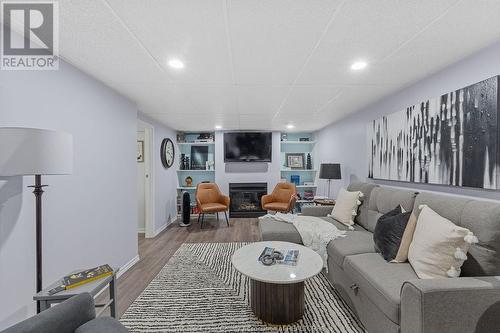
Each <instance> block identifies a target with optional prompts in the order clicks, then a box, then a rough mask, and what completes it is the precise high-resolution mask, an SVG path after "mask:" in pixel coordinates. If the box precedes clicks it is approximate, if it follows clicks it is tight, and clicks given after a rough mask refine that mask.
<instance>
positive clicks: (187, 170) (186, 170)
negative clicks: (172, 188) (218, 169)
mask: <svg viewBox="0 0 500 333" xmlns="http://www.w3.org/2000/svg"><path fill="white" fill-rule="evenodd" d="M177 172H215V170H189V169H185V170H177Z"/></svg>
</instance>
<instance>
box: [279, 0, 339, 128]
mask: <svg viewBox="0 0 500 333" xmlns="http://www.w3.org/2000/svg"><path fill="white" fill-rule="evenodd" d="M346 1H347V0H342V2H341V3H340V4H339V6H338V7H337V9H335V11H334V12H333V14H332V17H331V18H330V20H328V23H327V24H326V26H325V29H324V30H323V32H322V33H321V35H320V37H319V38H318V41H317V42H316V44H315V45H314V47H313V48H312V49H311V52H310V53H309V55H308V56H307V58H306V61H305V62H304V64H303V65H302V66H301V68H300V70H299V72H298V74H297V76H296V77H295V79H294V80H293V82H292V85H291V87H290V89H289V90H288V92H287V94H286V95H285V98H283V101H282V102H281V104H280V106H279V107H278V111H276V113H275V114H274V116H273V120H274V119H275V118H276V117H277V116H278V115H279V114H280V112H281V109H282V108H283V106H284V105H285V103H286V101H287V100H288V97H290V94H291V93H292V90H293V88H294V87H295V84H296V83H297V81H298V80H299V78H300V76H301V75H302V73H303V72H304V70H305V68H306V66H307V64H308V63H309V61H310V60H311V58H312V56H313V54H314V52H315V51H316V49H317V48H318V46H319V45H320V44H321V42H322V41H323V39H324V38H325V36H326V34H327V33H328V30H329V29H330V26H331V25H332V23H333V21H334V20H335V19H336V18H337V15H338V14H339V13H340V10H341V9H342V7H343V6H344V4H345V3H346Z"/></svg>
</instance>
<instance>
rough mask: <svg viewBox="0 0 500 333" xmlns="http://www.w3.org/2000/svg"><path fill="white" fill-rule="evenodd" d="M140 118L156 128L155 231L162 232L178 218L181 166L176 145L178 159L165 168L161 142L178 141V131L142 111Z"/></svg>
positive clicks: (154, 154) (154, 158) (154, 162)
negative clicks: (178, 186) (162, 161)
mask: <svg viewBox="0 0 500 333" xmlns="http://www.w3.org/2000/svg"><path fill="white" fill-rule="evenodd" d="M138 119H140V120H142V121H144V122H146V123H148V124H150V125H152V126H153V128H154V147H153V168H154V171H153V172H154V179H153V182H154V185H153V186H154V190H155V198H154V199H155V233H157V232H160V231H161V230H162V229H164V228H165V227H166V226H167V225H168V224H170V223H171V222H173V221H174V220H175V219H176V218H177V204H176V202H177V191H176V188H177V174H176V169H177V168H178V166H179V161H178V156H179V149H178V146H177V144H176V145H175V149H176V151H175V155H176V160H175V161H174V165H173V166H172V167H171V168H169V169H165V168H164V167H163V165H162V164H161V160H160V147H161V142H162V141H163V139H165V138H170V139H171V140H172V141H173V142H176V134H177V132H176V131H174V130H173V129H171V128H169V127H166V126H164V125H162V124H160V123H158V122H157V121H155V120H153V119H151V118H150V117H148V116H147V115H145V114H143V113H142V112H139V113H138Z"/></svg>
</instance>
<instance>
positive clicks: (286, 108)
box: [280, 86, 342, 115]
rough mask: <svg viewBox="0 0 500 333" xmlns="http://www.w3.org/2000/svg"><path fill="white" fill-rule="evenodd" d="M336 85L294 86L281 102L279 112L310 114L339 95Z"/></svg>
mask: <svg viewBox="0 0 500 333" xmlns="http://www.w3.org/2000/svg"><path fill="white" fill-rule="evenodd" d="M341 91H342V87H338V86H295V87H293V89H292V90H291V92H290V94H289V95H288V97H287V99H286V101H285V103H284V104H283V106H282V108H281V110H280V114H283V115H289V114H311V113H314V112H316V111H317V110H318V109H319V108H321V107H323V106H324V105H326V104H327V103H328V102H330V101H332V100H333V99H335V98H336V97H338V96H339V95H340V93H341Z"/></svg>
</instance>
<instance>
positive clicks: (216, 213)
mask: <svg viewBox="0 0 500 333" xmlns="http://www.w3.org/2000/svg"><path fill="white" fill-rule="evenodd" d="M215 215H217V222H219V212H215Z"/></svg>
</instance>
